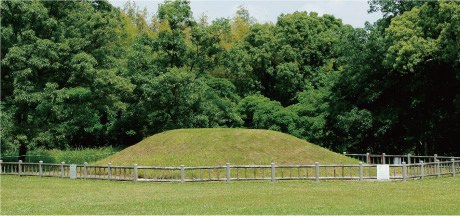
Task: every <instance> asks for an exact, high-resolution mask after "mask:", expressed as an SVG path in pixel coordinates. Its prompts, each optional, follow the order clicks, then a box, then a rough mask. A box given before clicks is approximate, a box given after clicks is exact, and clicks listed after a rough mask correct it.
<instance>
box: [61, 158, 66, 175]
mask: <svg viewBox="0 0 460 216" xmlns="http://www.w3.org/2000/svg"><path fill="white" fill-rule="evenodd" d="M64 164H65V162H64V161H62V162H61V178H64Z"/></svg>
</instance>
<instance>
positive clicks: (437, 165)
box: [436, 160, 441, 178]
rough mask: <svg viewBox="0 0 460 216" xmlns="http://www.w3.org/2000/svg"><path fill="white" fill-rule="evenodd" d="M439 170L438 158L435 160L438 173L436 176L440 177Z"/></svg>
mask: <svg viewBox="0 0 460 216" xmlns="http://www.w3.org/2000/svg"><path fill="white" fill-rule="evenodd" d="M439 171H440V170H439V160H436V174H437V175H438V178H439V177H441V172H439Z"/></svg>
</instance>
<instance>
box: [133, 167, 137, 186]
mask: <svg viewBox="0 0 460 216" xmlns="http://www.w3.org/2000/svg"><path fill="white" fill-rule="evenodd" d="M133 169H134V172H133V175H134V176H133V181H134V182H137V164H134V166H133Z"/></svg>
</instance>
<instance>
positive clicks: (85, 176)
mask: <svg viewBox="0 0 460 216" xmlns="http://www.w3.org/2000/svg"><path fill="white" fill-rule="evenodd" d="M86 166H88V162H85V163H83V177H84V178H85V179H86V178H88V167H86Z"/></svg>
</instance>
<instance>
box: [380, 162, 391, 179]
mask: <svg viewBox="0 0 460 216" xmlns="http://www.w3.org/2000/svg"><path fill="white" fill-rule="evenodd" d="M377 180H378V181H382V180H390V165H377Z"/></svg>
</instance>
